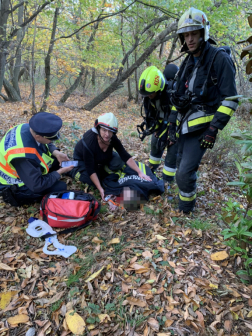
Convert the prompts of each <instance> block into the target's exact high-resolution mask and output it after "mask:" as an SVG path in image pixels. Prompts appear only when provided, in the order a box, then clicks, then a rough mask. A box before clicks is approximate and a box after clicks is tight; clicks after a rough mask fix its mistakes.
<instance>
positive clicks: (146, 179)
mask: <svg viewBox="0 0 252 336" xmlns="http://www.w3.org/2000/svg"><path fill="white" fill-rule="evenodd" d="M138 176H139V177H140V178H141V179H143V180H145V181H149V182H151V181H152V179H151V178H150V176H148V175H145V174H144V173H143V172H142V171H140V172H139V173H138Z"/></svg>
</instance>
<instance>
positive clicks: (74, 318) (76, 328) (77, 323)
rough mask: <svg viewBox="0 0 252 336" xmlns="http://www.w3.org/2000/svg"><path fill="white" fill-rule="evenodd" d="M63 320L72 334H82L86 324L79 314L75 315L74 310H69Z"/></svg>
mask: <svg viewBox="0 0 252 336" xmlns="http://www.w3.org/2000/svg"><path fill="white" fill-rule="evenodd" d="M65 318H66V323H67V326H68V328H69V330H70V331H71V332H72V333H73V334H76V335H82V334H84V331H85V326H86V323H85V322H84V320H83V318H82V317H81V316H80V315H79V314H77V313H75V312H74V310H69V311H68V312H67V313H66V316H65Z"/></svg>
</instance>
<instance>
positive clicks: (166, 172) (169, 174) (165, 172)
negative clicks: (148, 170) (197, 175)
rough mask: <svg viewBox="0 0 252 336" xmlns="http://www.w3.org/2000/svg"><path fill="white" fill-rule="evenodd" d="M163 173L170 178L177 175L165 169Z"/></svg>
mask: <svg viewBox="0 0 252 336" xmlns="http://www.w3.org/2000/svg"><path fill="white" fill-rule="evenodd" d="M163 173H164V174H165V175H168V176H175V174H176V172H174V173H172V172H169V171H167V170H165V169H163Z"/></svg>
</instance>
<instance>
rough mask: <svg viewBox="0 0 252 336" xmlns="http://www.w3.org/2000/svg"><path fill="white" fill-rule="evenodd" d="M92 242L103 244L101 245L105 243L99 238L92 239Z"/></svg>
mask: <svg viewBox="0 0 252 336" xmlns="http://www.w3.org/2000/svg"><path fill="white" fill-rule="evenodd" d="M92 242H93V243H95V244H101V243H103V240H101V239H99V238H98V237H94V238H93V239H92Z"/></svg>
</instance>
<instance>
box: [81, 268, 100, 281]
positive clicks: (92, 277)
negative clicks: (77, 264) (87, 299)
mask: <svg viewBox="0 0 252 336" xmlns="http://www.w3.org/2000/svg"><path fill="white" fill-rule="evenodd" d="M103 268H104V266H102V268H101V269H99V271H97V272H95V273H93V274H92V275H90V277H89V278H88V279H87V280H85V282H89V281H92V280H94V279H95V278H96V277H97V276H98V275H99V274H100V273H101V271H102V270H103Z"/></svg>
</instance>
